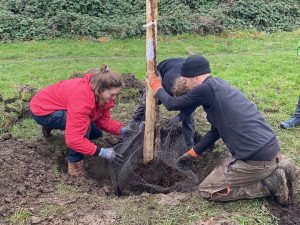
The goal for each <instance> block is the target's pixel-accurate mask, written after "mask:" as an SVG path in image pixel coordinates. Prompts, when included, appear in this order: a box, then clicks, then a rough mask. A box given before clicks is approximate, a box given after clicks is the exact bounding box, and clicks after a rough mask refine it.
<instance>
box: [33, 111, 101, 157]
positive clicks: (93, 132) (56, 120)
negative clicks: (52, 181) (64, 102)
mask: <svg viewBox="0 0 300 225" xmlns="http://www.w3.org/2000/svg"><path fill="white" fill-rule="evenodd" d="M66 117H67V111H64V110H59V111H56V112H54V113H51V114H49V115H46V116H36V115H34V114H33V113H32V118H33V119H34V120H35V121H36V122H37V123H38V124H40V125H42V126H43V127H46V128H50V129H59V130H65V128H66ZM90 126H91V127H90V128H89V129H88V133H87V134H86V135H85V137H87V138H88V139H89V140H93V139H96V138H99V137H101V136H102V134H103V133H102V130H100V129H98V128H97V127H96V124H95V123H91V125H90ZM83 158H84V156H83V155H82V154H81V153H79V152H76V150H73V149H71V148H68V160H69V161H70V162H78V161H80V160H82V159H83Z"/></svg>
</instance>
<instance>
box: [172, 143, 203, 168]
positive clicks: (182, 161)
mask: <svg viewBox="0 0 300 225" xmlns="http://www.w3.org/2000/svg"><path fill="white" fill-rule="evenodd" d="M197 156H198V154H197V153H196V152H195V150H194V149H193V148H191V149H190V150H189V151H187V152H186V153H185V154H183V155H182V156H180V157H179V158H178V160H177V162H176V164H177V166H178V167H179V168H180V169H181V170H192V169H193V161H194V159H195V158H196V157H197Z"/></svg>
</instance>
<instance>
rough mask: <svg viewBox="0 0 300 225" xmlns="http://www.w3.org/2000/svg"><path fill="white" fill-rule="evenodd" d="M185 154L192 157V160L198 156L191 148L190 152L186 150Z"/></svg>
mask: <svg viewBox="0 0 300 225" xmlns="http://www.w3.org/2000/svg"><path fill="white" fill-rule="evenodd" d="M186 154H188V155H190V156H192V157H193V158H196V157H197V156H198V154H197V153H196V152H195V150H194V148H191V149H190V150H188V151H187V153H186Z"/></svg>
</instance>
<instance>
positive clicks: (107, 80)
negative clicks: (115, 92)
mask: <svg viewBox="0 0 300 225" xmlns="http://www.w3.org/2000/svg"><path fill="white" fill-rule="evenodd" d="M88 73H92V74H93V76H92V78H91V84H92V89H93V91H94V93H95V98H96V102H99V101H100V100H101V93H102V92H104V91H105V90H109V89H111V88H119V87H123V82H122V79H121V75H120V74H118V73H116V72H114V71H110V70H109V68H108V66H107V65H105V64H103V65H102V66H101V67H100V69H91V70H89V71H88Z"/></svg>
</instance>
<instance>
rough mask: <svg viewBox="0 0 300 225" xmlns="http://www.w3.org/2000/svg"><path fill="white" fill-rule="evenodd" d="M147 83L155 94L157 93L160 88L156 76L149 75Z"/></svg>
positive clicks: (159, 82)
mask: <svg viewBox="0 0 300 225" xmlns="http://www.w3.org/2000/svg"><path fill="white" fill-rule="evenodd" d="M147 81H148V83H149V85H150V87H151V88H152V90H153V91H154V92H155V93H156V92H157V91H158V89H160V88H162V85H161V81H160V80H159V78H158V76H157V75H156V74H151V75H149V76H148V77H147Z"/></svg>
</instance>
